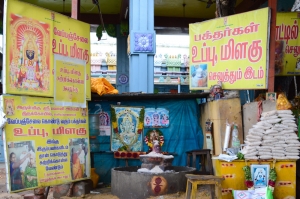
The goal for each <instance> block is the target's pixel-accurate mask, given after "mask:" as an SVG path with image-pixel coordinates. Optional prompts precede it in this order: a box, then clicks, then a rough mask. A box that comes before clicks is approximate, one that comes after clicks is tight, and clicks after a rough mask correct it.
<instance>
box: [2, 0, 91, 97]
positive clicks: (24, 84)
mask: <svg viewBox="0 0 300 199" xmlns="http://www.w3.org/2000/svg"><path fill="white" fill-rule="evenodd" d="M4 21H5V25H4V29H5V30H4V32H5V34H4V35H3V36H4V48H3V57H4V58H3V66H4V67H3V72H4V75H3V77H4V78H3V93H5V94H18V95H32V96H46V97H53V96H54V82H53V81H54V80H53V78H54V70H55V68H54V64H55V63H54V55H63V56H66V57H70V58H75V59H80V60H84V61H85V63H86V67H85V70H86V71H85V73H86V77H85V80H86V94H85V95H86V99H87V100H89V99H91V89H90V85H91V84H90V68H91V67H90V25H89V24H86V23H83V22H81V21H77V20H75V19H72V18H70V17H67V16H64V15H61V14H58V13H55V12H52V11H50V10H46V9H43V8H39V7H37V6H34V5H31V4H28V3H24V2H22V1H17V0H9V1H8V0H5V13H4ZM55 81H56V80H55Z"/></svg>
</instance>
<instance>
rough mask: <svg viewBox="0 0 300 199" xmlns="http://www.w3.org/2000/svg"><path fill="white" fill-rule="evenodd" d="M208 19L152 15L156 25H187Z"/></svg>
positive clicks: (185, 26)
mask: <svg viewBox="0 0 300 199" xmlns="http://www.w3.org/2000/svg"><path fill="white" fill-rule="evenodd" d="M205 20H208V19H203V18H186V17H154V26H156V27H180V28H181V27H184V28H187V27H189V24H190V23H197V22H201V21H205Z"/></svg>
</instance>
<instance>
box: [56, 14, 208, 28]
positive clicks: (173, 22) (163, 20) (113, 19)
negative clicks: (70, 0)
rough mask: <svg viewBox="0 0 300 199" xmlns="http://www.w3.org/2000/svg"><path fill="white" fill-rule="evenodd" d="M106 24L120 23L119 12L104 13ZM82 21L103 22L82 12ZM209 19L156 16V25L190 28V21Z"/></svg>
mask: <svg viewBox="0 0 300 199" xmlns="http://www.w3.org/2000/svg"><path fill="white" fill-rule="evenodd" d="M61 14H63V15H66V16H69V17H70V15H71V14H70V13H61ZM102 17H103V21H104V24H120V23H121V21H120V15H119V14H102ZM79 20H80V21H83V22H85V23H88V24H101V22H100V17H99V14H87V13H81V14H80V18H79ZM205 20H208V19H204V18H183V17H154V26H155V27H176V28H177V27H180V28H181V27H184V28H188V27H189V24H190V23H197V22H201V21H205Z"/></svg>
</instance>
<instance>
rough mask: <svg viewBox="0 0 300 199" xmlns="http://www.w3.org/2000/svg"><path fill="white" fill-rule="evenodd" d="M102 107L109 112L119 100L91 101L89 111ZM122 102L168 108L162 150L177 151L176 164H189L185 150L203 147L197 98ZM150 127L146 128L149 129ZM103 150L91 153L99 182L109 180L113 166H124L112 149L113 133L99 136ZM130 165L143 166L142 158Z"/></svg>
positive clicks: (144, 149)
mask: <svg viewBox="0 0 300 199" xmlns="http://www.w3.org/2000/svg"><path fill="white" fill-rule="evenodd" d="M99 105H101V110H102V111H104V112H107V113H108V114H109V115H110V107H111V105H117V101H96V102H89V106H88V107H89V114H98V113H99V112H100V106H99ZM121 105H122V106H143V107H145V108H165V109H167V110H169V120H170V125H169V127H167V128H160V129H159V130H160V131H161V132H162V133H163V135H164V141H165V142H164V145H163V146H162V151H164V152H169V153H175V155H174V161H173V163H172V164H173V166H186V153H185V152H186V151H189V150H194V149H202V148H203V133H202V128H201V127H200V124H199V118H200V112H199V106H198V103H197V101H196V99H187V100H186V99H185V100H175V99H173V100H138V101H122V102H121ZM149 129H151V128H145V129H144V133H146V132H147V131H148V130H149ZM97 139H98V140H99V142H100V152H97V153H92V156H93V157H92V158H93V159H94V165H91V166H92V167H95V168H96V172H97V173H98V174H99V175H100V180H99V181H100V182H103V183H105V184H109V183H110V180H111V168H113V167H124V166H125V160H121V159H114V157H113V153H112V152H111V151H110V136H98V137H97ZM143 151H148V146H147V145H146V144H145V142H144V144H143ZM128 165H129V166H140V165H141V162H140V161H139V160H129V161H128Z"/></svg>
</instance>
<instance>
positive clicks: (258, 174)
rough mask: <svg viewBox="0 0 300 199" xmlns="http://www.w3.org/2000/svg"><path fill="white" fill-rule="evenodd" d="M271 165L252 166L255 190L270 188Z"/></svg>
mask: <svg viewBox="0 0 300 199" xmlns="http://www.w3.org/2000/svg"><path fill="white" fill-rule="evenodd" d="M269 172H270V165H268V164H252V165H251V175H252V180H253V183H254V188H262V187H267V186H268V181H269Z"/></svg>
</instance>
